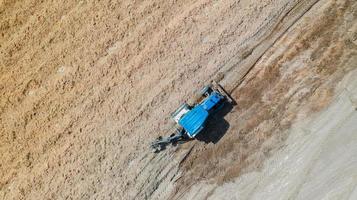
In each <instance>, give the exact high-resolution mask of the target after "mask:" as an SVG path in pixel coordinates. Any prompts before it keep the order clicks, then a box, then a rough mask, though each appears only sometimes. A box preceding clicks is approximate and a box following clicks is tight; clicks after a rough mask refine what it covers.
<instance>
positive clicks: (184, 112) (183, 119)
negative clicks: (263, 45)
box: [151, 82, 232, 153]
mask: <svg viewBox="0 0 357 200" xmlns="http://www.w3.org/2000/svg"><path fill="white" fill-rule="evenodd" d="M225 102H229V103H232V99H231V97H230V96H229V94H228V93H227V92H226V91H225V90H224V89H223V88H222V87H221V86H220V85H219V84H218V83H216V82H213V83H212V84H209V85H207V86H205V87H203V88H202V90H201V91H199V93H198V94H197V95H196V96H195V97H194V98H193V99H191V102H190V103H183V104H182V105H181V106H180V107H179V108H178V109H177V110H176V111H175V112H173V113H172V114H171V117H172V119H173V120H174V121H175V123H176V125H175V128H174V131H173V132H174V133H172V134H171V135H170V136H168V137H161V136H160V137H158V138H157V139H156V140H155V141H154V142H152V143H151V148H152V149H153V152H155V153H158V152H160V151H161V150H164V149H165V148H166V146H167V145H169V144H173V145H175V144H178V143H183V142H186V141H188V140H190V139H194V138H195V137H196V136H197V135H198V134H204V133H201V132H202V130H203V129H204V127H205V125H206V123H207V119H208V117H209V116H210V115H212V114H214V112H215V111H217V110H219V109H220V108H222V107H223V105H224V103H225Z"/></svg>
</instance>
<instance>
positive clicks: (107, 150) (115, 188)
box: [0, 0, 357, 200]
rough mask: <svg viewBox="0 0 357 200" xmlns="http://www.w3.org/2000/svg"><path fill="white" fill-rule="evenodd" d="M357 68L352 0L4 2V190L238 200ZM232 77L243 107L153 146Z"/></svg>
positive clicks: (0, 151)
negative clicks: (186, 109) (201, 95)
mask: <svg viewBox="0 0 357 200" xmlns="http://www.w3.org/2000/svg"><path fill="white" fill-rule="evenodd" d="M355 69H357V2H355V1H353V0H309V1H308V0H290V1H289V0H275V1H271V0H258V1H249V0H240V1H233V0H229V1H212V0H200V1H184V0H183V1H174V0H170V1H167V0H166V1H160V0H155V1H154V0H147V1H129V0H124V1H111V0H105V1H64V2H61V3H59V2H57V1H35V0H24V1H6V0H5V1H0V95H1V96H0V160H1V162H0V199H6V200H7V199H9V200H10V199H16V200H17V199H207V198H210V197H211V198H213V199H214V198H216V199H222V196H220V195H223V194H226V197H227V198H228V199H229V197H230V195H233V194H232V193H230V192H229V190H227V189H222V190H220V189H217V188H220V187H221V186H224V185H226V184H229V183H234V180H236V179H237V178H240V177H242V176H244V175H247V174H250V173H255V172H258V171H264V169H265V168H264V166H265V163H266V162H267V160H269V159H270V158H272V157H273V156H274V155H275V154H276V153H277V152H279V151H280V150H284V149H287V148H288V147H289V145H288V144H289V143H288V142H287V141H289V140H288V138H289V137H292V132H291V131H288V130H290V129H291V128H292V127H293V126H294V124H297V123H299V122H300V121H301V120H304V119H307V118H309V117H312V116H315V115H319V113H323V111H324V110H326V109H328V108H329V107H330V106H331V105H333V104H332V102H334V99H335V98H336V95H337V94H339V93H340V92H341V91H342V90H345V89H344V88H342V89H341V88H337V89H336V86H337V84H338V83H339V82H340V81H341V80H345V79H344V77H346V76H347V74H351V73H352V72H353V70H355ZM355 74H356V73H354V75H355ZM221 75H223V79H222V80H221V82H220V83H221V84H222V85H223V86H224V87H225V88H226V89H227V91H229V92H231V95H232V97H233V98H234V99H235V101H236V102H237V105H236V106H234V107H229V106H227V107H225V108H224V109H223V110H222V111H221V112H220V113H218V116H219V117H217V118H216V119H214V120H212V122H211V123H210V124H209V125H208V127H207V130H206V133H207V135H206V136H205V137H203V138H198V139H199V140H198V141H191V142H188V143H186V144H184V145H182V146H179V147H170V148H168V149H167V150H165V151H164V152H162V153H159V154H153V153H151V152H150V150H149V148H148V147H149V143H150V142H151V141H152V140H154V139H155V138H156V137H157V136H159V135H165V134H167V131H168V130H169V129H170V127H171V126H172V123H170V122H169V121H170V119H169V116H170V113H171V112H172V111H174V110H175V108H177V107H178V106H179V105H180V104H181V103H182V102H183V101H186V100H188V99H189V98H190V97H191V96H192V95H193V94H194V93H195V91H196V90H197V89H199V88H201V87H202V86H203V85H205V84H206V83H208V82H209V81H210V80H212V79H213V78H215V77H219V76H221ZM348 77H351V75H348ZM352 77H353V76H352ZM353 80H354V79H353V78H349V79H348V81H353ZM347 83H348V84H347V85H349V82H347ZM346 87H347V86H346ZM351 94H352V93H351ZM353 94H354V93H353ZM356 99H357V97H356V96H353V95H352V96H351V102H352V104H353V103H355V102H357V100H356ZM353 105H354V106H357V104H353ZM339 116H342V115H339ZM220 117H222V118H220ZM341 119H342V118H338V117H336V120H341ZM332 121H333V120H332ZM354 139H356V138H355V137H354ZM356 142H357V140H356ZM355 152H356V151H355ZM350 153H351V156H352V155H353V156H352V157H355V158H357V155H356V153H354V154H353V152H350ZM301 159H304V158H301ZM281 160H283V158H282V159H281ZM341 162H343V161H341ZM356 163H357V162H356ZM356 163H352V164H351V166H356V169H357V164H356ZM352 173H353V174H350V175H351V176H352V177H355V178H354V181H355V182H353V183H355V185H357V178H356V177H357V172H356V170H355V171H352ZM261 182H264V181H262V180H261ZM197 185H199V186H197ZM202 185H203V186H202ZM233 187H235V185H233ZM242 187H244V186H242ZM247 187H248V184H247ZM227 191H228V192H227ZM352 191H354V190H353V189H352ZM356 191H357V190H356ZM190 194H202V195H201V196H195V195H192V196H189V195H190ZM212 195H213V196H212ZM254 195H255V194H254V193H252V194H250V193H249V194H248V195H247V196H246V197H244V199H249V198H253V199H254V198H256V199H259V197H257V196H254ZM268 195H269V193H268ZM285 197H286V196H285ZM294 197H297V196H289V198H292V199H295V198H294ZM303 197H304V196H303ZM303 197H301V198H302V199H303ZM310 197H311V196H310ZM232 198H233V199H235V198H236V197H232ZM242 198H243V197H242ZM346 198H348V197H346ZM281 199H284V198H281ZM285 199H286V198H285ZM315 199H316V198H315ZM339 199H341V198H339Z"/></svg>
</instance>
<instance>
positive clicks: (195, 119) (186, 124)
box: [179, 105, 208, 138]
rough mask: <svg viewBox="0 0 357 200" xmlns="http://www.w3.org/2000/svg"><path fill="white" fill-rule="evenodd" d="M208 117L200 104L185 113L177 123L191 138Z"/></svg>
mask: <svg viewBox="0 0 357 200" xmlns="http://www.w3.org/2000/svg"><path fill="white" fill-rule="evenodd" d="M207 117H208V112H207V111H206V110H205V109H204V108H203V106H202V105H198V106H196V107H195V108H193V109H192V110H191V111H189V112H188V113H186V114H185V115H184V116H183V117H182V118H181V119H180V121H179V124H180V125H181V126H182V127H183V128H184V129H185V130H186V131H187V134H188V136H189V137H191V138H193V137H195V136H196V134H197V133H199V132H200V131H201V130H202V129H203V124H204V122H205V121H206V119H207Z"/></svg>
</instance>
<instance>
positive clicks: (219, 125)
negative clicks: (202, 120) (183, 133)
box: [195, 103, 235, 144]
mask: <svg viewBox="0 0 357 200" xmlns="http://www.w3.org/2000/svg"><path fill="white" fill-rule="evenodd" d="M234 105H235V104H234V103H232V104H230V103H225V104H224V105H223V107H222V108H221V109H220V110H218V111H216V113H213V115H212V116H211V117H210V118H209V119H208V121H207V124H206V127H205V128H204V129H203V130H202V132H201V133H199V134H198V135H197V136H196V137H195V138H196V139H197V140H198V141H201V142H204V143H207V144H208V143H213V144H216V143H217V142H218V141H219V140H220V139H221V138H222V137H223V136H224V135H225V134H226V132H227V130H228V128H229V126H230V125H229V123H228V122H227V121H226V120H225V119H224V116H226V115H227V114H228V113H229V112H231V111H232V109H233V107H234Z"/></svg>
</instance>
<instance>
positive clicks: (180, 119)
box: [171, 87, 224, 138]
mask: <svg viewBox="0 0 357 200" xmlns="http://www.w3.org/2000/svg"><path fill="white" fill-rule="evenodd" d="M201 94H202V97H203V99H202V98H201V99H202V100H201V101H200V102H198V103H197V104H196V105H195V106H194V107H192V108H191V107H190V106H189V105H188V104H187V103H184V104H182V105H181V106H180V107H179V108H178V109H177V110H176V111H175V112H174V113H173V114H172V115H171V116H172V118H173V119H174V121H175V122H176V123H177V124H178V125H180V126H181V127H182V128H183V129H184V130H185V132H186V134H187V136H189V137H190V138H194V137H195V136H196V135H197V134H198V133H200V132H201V131H202V129H203V128H204V126H205V123H206V121H207V118H208V116H209V115H210V114H211V113H212V112H213V111H214V110H217V109H218V108H220V106H222V105H223V103H222V102H223V100H224V96H223V95H222V94H220V93H219V92H217V91H214V90H212V89H211V88H210V87H207V88H204V89H203V92H202V93H201Z"/></svg>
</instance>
